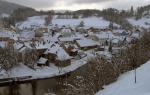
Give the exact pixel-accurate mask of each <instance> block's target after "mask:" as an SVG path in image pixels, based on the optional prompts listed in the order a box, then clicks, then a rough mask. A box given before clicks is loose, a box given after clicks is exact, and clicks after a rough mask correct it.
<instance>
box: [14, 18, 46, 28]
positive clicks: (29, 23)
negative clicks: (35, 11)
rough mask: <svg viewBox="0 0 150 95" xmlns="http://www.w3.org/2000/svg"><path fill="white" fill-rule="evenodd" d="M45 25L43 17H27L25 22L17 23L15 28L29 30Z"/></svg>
mask: <svg viewBox="0 0 150 95" xmlns="http://www.w3.org/2000/svg"><path fill="white" fill-rule="evenodd" d="M44 24H45V16H34V17H29V18H28V19H27V20H26V21H24V22H20V23H17V24H16V26H18V28H19V29H23V28H31V27H33V26H36V27H40V26H44Z"/></svg>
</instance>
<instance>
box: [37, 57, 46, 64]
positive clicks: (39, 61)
mask: <svg viewBox="0 0 150 95" xmlns="http://www.w3.org/2000/svg"><path fill="white" fill-rule="evenodd" d="M37 66H49V62H48V59H46V58H43V57H41V58H40V59H39V60H38V61H37Z"/></svg>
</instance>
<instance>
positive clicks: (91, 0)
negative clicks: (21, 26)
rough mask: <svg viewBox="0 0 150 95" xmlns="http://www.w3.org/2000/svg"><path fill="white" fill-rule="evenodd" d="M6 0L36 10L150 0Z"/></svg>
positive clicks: (128, 4) (124, 4) (121, 5)
mask: <svg viewBox="0 0 150 95" xmlns="http://www.w3.org/2000/svg"><path fill="white" fill-rule="evenodd" d="M7 1H10V2H14V3H17V4H21V5H25V6H29V7H33V8H35V9H37V10H50V9H59V10H64V9H69V10H78V9H104V8H109V7H113V8H117V9H129V8H130V7H131V6H134V7H138V6H143V5H148V4H150V0H7Z"/></svg>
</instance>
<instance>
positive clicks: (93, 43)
mask: <svg viewBox="0 0 150 95" xmlns="http://www.w3.org/2000/svg"><path fill="white" fill-rule="evenodd" d="M76 41H77V43H78V45H79V46H80V47H89V46H96V45H99V43H98V42H96V41H93V40H91V39H86V38H83V39H81V40H76Z"/></svg>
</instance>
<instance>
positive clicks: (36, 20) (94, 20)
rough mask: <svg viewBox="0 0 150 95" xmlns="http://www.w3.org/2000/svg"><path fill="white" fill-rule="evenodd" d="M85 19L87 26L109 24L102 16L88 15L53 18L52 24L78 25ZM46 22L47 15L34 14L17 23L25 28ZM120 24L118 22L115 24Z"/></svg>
mask: <svg viewBox="0 0 150 95" xmlns="http://www.w3.org/2000/svg"><path fill="white" fill-rule="evenodd" d="M81 21H83V22H84V25H85V26H86V27H96V28H97V27H98V28H106V27H108V26H109V23H110V22H109V21H107V20H104V19H103V18H102V17H99V18H98V17H88V18H80V19H57V18H55V17H54V18H53V20H52V24H53V25H55V24H57V25H58V26H63V25H65V26H72V27H73V26H78V25H79V24H80V22H81ZM44 24H45V16H34V17H29V18H28V19H27V20H26V21H24V22H21V23H17V24H16V25H17V26H18V28H19V29H23V28H31V26H37V27H38V26H44ZM114 25H116V26H119V25H117V24H114Z"/></svg>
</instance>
